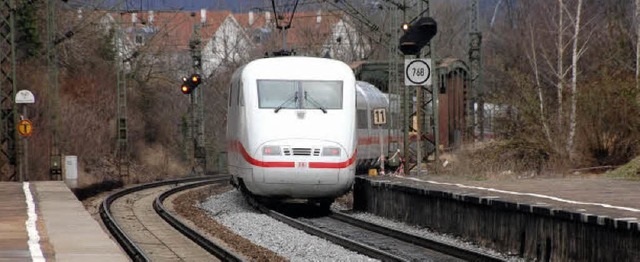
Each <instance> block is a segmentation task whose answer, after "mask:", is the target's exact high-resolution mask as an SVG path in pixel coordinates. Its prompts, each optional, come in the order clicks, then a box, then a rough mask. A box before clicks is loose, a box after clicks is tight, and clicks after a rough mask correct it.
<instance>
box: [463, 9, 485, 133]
mask: <svg viewBox="0 0 640 262" xmlns="http://www.w3.org/2000/svg"><path fill="white" fill-rule="evenodd" d="M469 14H470V18H469V69H470V70H469V71H471V72H470V76H471V79H470V80H471V81H470V82H471V90H472V91H471V92H469V93H468V94H469V95H470V96H472V97H470V98H469V101H470V103H469V107H468V108H467V110H468V111H467V116H469V117H473V116H474V115H475V116H476V117H475V119H473V120H475V121H467V123H469V125H470V126H469V127H468V128H469V130H470V132H471V136H470V137H473V132H474V129H475V128H476V127H478V129H479V139H480V141H482V140H483V139H484V88H483V87H482V60H481V59H482V52H481V45H482V33H480V30H478V18H479V15H480V8H479V3H478V0H471V4H470V6H469ZM476 102H477V104H478V111H477V112H476V114H474V104H475V103H476Z"/></svg>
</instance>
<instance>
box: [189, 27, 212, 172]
mask: <svg viewBox="0 0 640 262" xmlns="http://www.w3.org/2000/svg"><path fill="white" fill-rule="evenodd" d="M205 21H206V19H205V14H201V20H200V23H196V24H194V25H193V34H192V35H191V40H190V41H189V50H190V51H191V60H192V67H193V70H194V73H195V74H199V75H202V37H201V35H200V29H201V28H202V27H203V26H204V23H205ZM203 82H204V81H203ZM200 85H201V86H202V85H203V84H202V83H201V84H200ZM202 98H203V87H200V88H196V89H195V90H194V91H193V93H191V106H190V108H189V112H190V115H191V121H190V122H191V123H193V125H192V127H191V131H190V132H193V133H192V136H191V137H192V138H193V162H192V163H193V171H194V172H195V174H196V175H204V173H205V172H206V165H207V152H206V147H205V141H204V105H203V101H202V100H203V99H202ZM187 141H189V140H187ZM187 143H189V142H187Z"/></svg>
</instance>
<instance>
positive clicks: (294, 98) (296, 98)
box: [273, 92, 298, 113]
mask: <svg viewBox="0 0 640 262" xmlns="http://www.w3.org/2000/svg"><path fill="white" fill-rule="evenodd" d="M291 100H294V101H295V102H297V101H298V92H296V93H295V94H293V96H292V97H290V98H289V99H287V101H284V102H282V104H280V105H279V106H278V107H276V110H273V112H274V113H278V111H280V109H283V108H284V106H285V105H287V104H289V102H291Z"/></svg>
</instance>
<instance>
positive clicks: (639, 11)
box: [635, 0, 640, 89]
mask: <svg viewBox="0 0 640 262" xmlns="http://www.w3.org/2000/svg"><path fill="white" fill-rule="evenodd" d="M635 21H636V22H635V25H636V88H638V89H640V0H636V12H635Z"/></svg>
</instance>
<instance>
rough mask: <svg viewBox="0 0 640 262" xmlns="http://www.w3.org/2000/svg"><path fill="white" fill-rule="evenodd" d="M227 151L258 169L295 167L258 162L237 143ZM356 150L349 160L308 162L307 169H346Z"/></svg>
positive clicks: (294, 165)
mask: <svg viewBox="0 0 640 262" xmlns="http://www.w3.org/2000/svg"><path fill="white" fill-rule="evenodd" d="M229 151H234V152H239V153H240V154H241V155H242V158H244V160H245V161H247V163H249V164H251V165H254V166H258V167H284V168H292V167H296V163H295V162H275V161H260V160H258V159H255V158H253V157H251V155H249V152H247V150H246V149H245V148H244V145H242V143H240V142H239V141H232V142H230V143H229ZM357 152H358V151H357V150H356V151H354V152H353V156H351V158H350V159H348V160H347V161H343V162H309V165H308V166H309V168H346V167H348V166H350V165H351V164H353V163H354V162H355V160H356V155H357Z"/></svg>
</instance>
